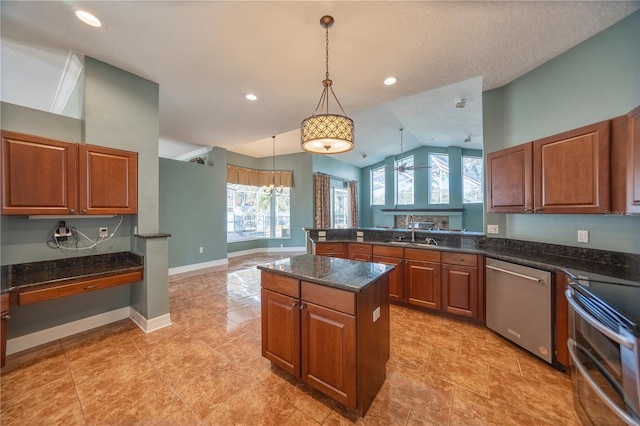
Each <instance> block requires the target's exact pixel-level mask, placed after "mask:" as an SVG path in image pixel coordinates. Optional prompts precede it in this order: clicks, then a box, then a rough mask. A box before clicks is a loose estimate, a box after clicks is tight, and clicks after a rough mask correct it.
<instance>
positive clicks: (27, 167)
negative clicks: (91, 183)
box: [2, 131, 78, 215]
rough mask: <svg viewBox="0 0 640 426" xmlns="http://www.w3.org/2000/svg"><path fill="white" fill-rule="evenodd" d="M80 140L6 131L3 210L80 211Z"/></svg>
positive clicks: (8, 212)
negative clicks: (75, 142)
mask: <svg viewBox="0 0 640 426" xmlns="http://www.w3.org/2000/svg"><path fill="white" fill-rule="evenodd" d="M77 159H78V149H77V144H74V143H69V142H62V141H55V140H51V139H45V138H40V137H36V136H31V135H24V134H21V133H14V132H6V131H3V132H2V214H3V215H68V214H75V213H76V209H77V206H76V204H77V203H76V201H77V199H76V197H77V179H78V169H77V164H78V161H77Z"/></svg>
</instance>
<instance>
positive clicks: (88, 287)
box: [84, 284, 98, 290]
mask: <svg viewBox="0 0 640 426" xmlns="http://www.w3.org/2000/svg"><path fill="white" fill-rule="evenodd" d="M97 287H98V284H92V285H85V286H84V289H85V290H91V289H93V288H97Z"/></svg>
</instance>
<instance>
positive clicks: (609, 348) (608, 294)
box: [566, 271, 640, 426]
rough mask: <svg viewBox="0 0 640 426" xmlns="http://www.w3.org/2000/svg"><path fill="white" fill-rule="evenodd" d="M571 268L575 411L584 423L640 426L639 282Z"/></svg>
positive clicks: (569, 296) (571, 323)
mask: <svg viewBox="0 0 640 426" xmlns="http://www.w3.org/2000/svg"><path fill="white" fill-rule="evenodd" d="M570 272H571V274H572V275H573V276H572V277H571V279H570V280H569V288H568V289H567V291H566V297H567V300H568V301H569V306H570V317H569V319H570V333H571V336H570V339H569V341H568V346H569V354H570V355H571V373H572V381H573V393H574V401H575V408H576V411H577V413H578V415H579V416H580V419H581V421H582V422H583V423H584V424H585V425H606V426H611V425H625V424H627V425H633V426H640V375H639V374H640V362H639V357H638V354H639V349H638V345H639V344H640V339H639V338H638V336H639V335H640V283H637V282H633V281H625V280H619V279H614V278H611V277H606V276H601V275H595V274H590V273H584V272H579V271H570Z"/></svg>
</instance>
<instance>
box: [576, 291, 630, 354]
mask: <svg viewBox="0 0 640 426" xmlns="http://www.w3.org/2000/svg"><path fill="white" fill-rule="evenodd" d="M564 294H565V296H566V297H567V301H568V302H569V304H570V305H571V308H573V310H574V311H575V312H576V313H577V314H578V315H580V316H581V317H582V318H583V319H584V320H585V321H587V322H588V323H589V324H591V326H593V327H594V328H595V329H596V330H598V331H599V332H600V333H602V334H604V335H605V336H607V337H608V338H609V339H611V340H613V341H614V342H616V343H618V344H620V345H622V346H624V347H625V348H629V349H631V350H633V349H634V347H635V342H634V341H633V340H630V339H627V338H626V337H624V336H622V335H620V334H618V333H616V332H614V331H612V330H611V329H609V328H608V327H606V326H604V325H602V323H601V322H600V321H598V320H596V319H595V318H594V317H593V316H591V315H589V313H587V311H585V310H584V309H582V308H581V307H580V305H578V304H577V303H576V301H575V300H574V299H573V294H572V293H571V289H570V288H568V289H567V291H565V293H564Z"/></svg>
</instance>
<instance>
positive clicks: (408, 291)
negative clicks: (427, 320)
mask: <svg viewBox="0 0 640 426" xmlns="http://www.w3.org/2000/svg"><path fill="white" fill-rule="evenodd" d="M404 259H405V265H404V274H405V275H404V287H405V298H404V300H405V302H407V303H410V304H412V305H418V306H422V307H424V308H430V309H436V310H439V309H440V306H441V300H440V287H441V285H440V252H439V251H435V250H423V249H412V248H405V249H404Z"/></svg>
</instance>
